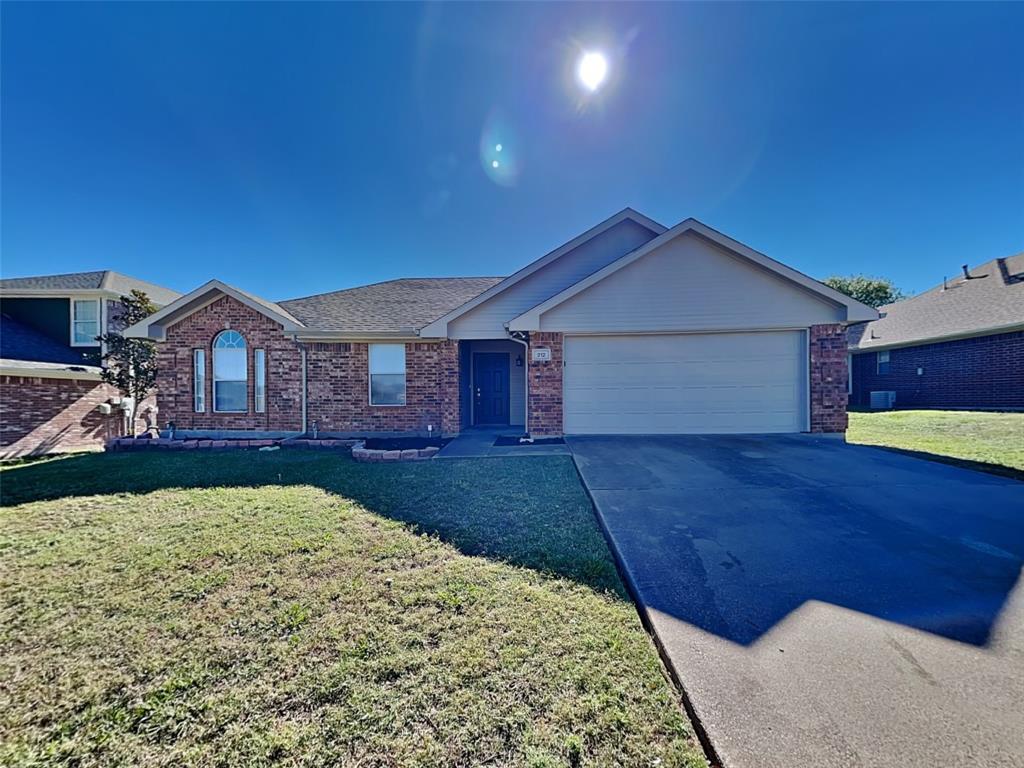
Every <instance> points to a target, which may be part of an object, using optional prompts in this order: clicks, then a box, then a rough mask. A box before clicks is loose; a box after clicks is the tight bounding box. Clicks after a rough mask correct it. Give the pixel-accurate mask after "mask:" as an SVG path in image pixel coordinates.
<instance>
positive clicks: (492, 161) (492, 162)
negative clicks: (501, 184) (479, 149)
mask: <svg viewBox="0 0 1024 768" xmlns="http://www.w3.org/2000/svg"><path fill="white" fill-rule="evenodd" d="M498 165H499V163H498V161H497V160H491V168H497V167H498Z"/></svg>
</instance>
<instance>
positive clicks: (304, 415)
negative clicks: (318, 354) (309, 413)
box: [299, 344, 307, 434]
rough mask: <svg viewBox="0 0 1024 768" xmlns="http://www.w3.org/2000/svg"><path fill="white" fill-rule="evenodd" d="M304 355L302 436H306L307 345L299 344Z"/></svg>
mask: <svg viewBox="0 0 1024 768" xmlns="http://www.w3.org/2000/svg"><path fill="white" fill-rule="evenodd" d="M299 351H300V352H301V353H302V434H306V431H307V430H306V345H305V344H299Z"/></svg>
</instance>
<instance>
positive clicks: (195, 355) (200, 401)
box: [192, 349, 206, 413]
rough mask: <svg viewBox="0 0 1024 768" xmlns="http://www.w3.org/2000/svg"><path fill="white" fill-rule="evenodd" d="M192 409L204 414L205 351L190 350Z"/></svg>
mask: <svg viewBox="0 0 1024 768" xmlns="http://www.w3.org/2000/svg"><path fill="white" fill-rule="evenodd" d="M192 407H193V408H194V409H195V412H196V413H206V350H205V349H193V350H192Z"/></svg>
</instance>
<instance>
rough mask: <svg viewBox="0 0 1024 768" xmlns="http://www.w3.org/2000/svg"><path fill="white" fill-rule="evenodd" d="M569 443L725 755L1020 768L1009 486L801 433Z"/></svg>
mask: <svg viewBox="0 0 1024 768" xmlns="http://www.w3.org/2000/svg"><path fill="white" fill-rule="evenodd" d="M568 441H569V444H570V447H571V449H572V452H573V455H574V457H575V459H576V463H577V466H578V467H579V469H580V474H581V475H582V477H583V480H584V483H585V484H586V486H587V488H588V489H589V491H590V493H591V495H592V497H593V499H594V502H595V505H596V507H597V510H598V514H599V517H600V518H601V521H602V524H603V525H604V526H605V529H606V531H607V533H608V535H609V537H610V539H611V541H612V544H613V546H614V548H615V549H616V550H617V555H618V556H619V558H620V561H621V562H622V564H623V566H624V569H625V571H626V573H627V578H628V579H629V580H630V581H631V582H632V583H631V587H632V589H633V591H634V594H635V595H636V597H637V599H638V601H639V603H640V607H641V611H642V612H644V613H645V614H646V616H647V618H648V620H649V622H650V624H651V626H652V628H653V629H654V632H655V634H656V637H657V639H658V641H659V644H660V645H661V646H662V648H663V651H664V652H665V654H666V656H667V657H668V659H669V661H670V664H671V666H672V668H673V671H674V673H675V674H676V675H677V677H678V678H679V681H680V683H681V684H682V686H683V689H684V691H685V693H686V695H687V698H688V700H689V702H690V705H691V707H692V709H693V711H694V714H695V716H696V718H697V719H698V721H699V724H700V726H701V727H702V728H703V730H704V731H705V733H706V735H707V738H708V740H709V741H710V742H711V745H712V747H713V748H714V750H715V752H716V753H717V755H718V757H719V758H720V759H721V760H722V762H723V763H724V764H725V765H726V766H729V767H730V768H731V767H733V766H776V765H777V766H786V767H787V768H793V766H815V767H816V768H817V767H820V766H843V767H844V768H845V767H846V766H885V767H886V768H892V766H929V767H931V766H936V765H949V766H960V765H963V766H966V765H979V764H983V765H986V766H1011V765H1012V766H1022V765H1024V714H1022V713H1024V586H1022V585H1021V583H1020V581H1021V578H1020V577H1021V567H1022V564H1024V483H1021V482H1019V481H1016V480H1010V479H1005V478H1000V477H995V476H992V475H986V474H981V473H978V472H973V471H970V470H965V469H959V468H956V467H951V466H947V465H943V464H938V463H934V462H929V461H924V460H921V459H915V458H911V457H907V456H903V455H899V454H896V453H893V452H890V451H885V450H881V449H877V448H868V447H863V446H851V445H846V444H845V443H842V442H841V441H837V440H834V439H828V438H814V437H810V436H802V435H794V436H771V437H768V436H714V437H709V436H679V437H614V438H612V437H574V438H569V439H568Z"/></svg>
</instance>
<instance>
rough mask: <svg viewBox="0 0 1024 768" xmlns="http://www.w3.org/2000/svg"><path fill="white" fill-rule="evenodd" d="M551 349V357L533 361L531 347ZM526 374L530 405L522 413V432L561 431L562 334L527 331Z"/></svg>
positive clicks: (549, 432)
mask: <svg viewBox="0 0 1024 768" xmlns="http://www.w3.org/2000/svg"><path fill="white" fill-rule="evenodd" d="M537 347H545V348H547V349H550V350H551V360H548V361H545V362H534V360H533V350H534V349H536V348H537ZM527 364H528V366H529V367H528V369H527V375H528V376H529V377H530V378H529V388H530V408H529V412H528V413H527V414H526V431H527V432H529V433H530V434H531V435H560V434H562V334H560V333H540V332H536V333H533V332H531V333H530V354H529V361H528V363H527Z"/></svg>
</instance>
